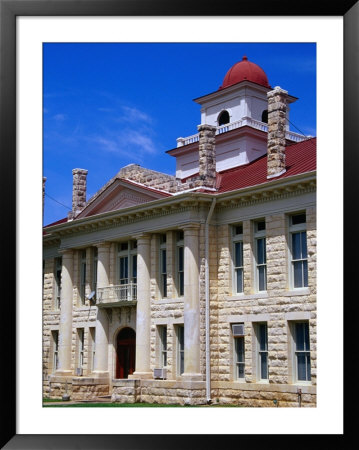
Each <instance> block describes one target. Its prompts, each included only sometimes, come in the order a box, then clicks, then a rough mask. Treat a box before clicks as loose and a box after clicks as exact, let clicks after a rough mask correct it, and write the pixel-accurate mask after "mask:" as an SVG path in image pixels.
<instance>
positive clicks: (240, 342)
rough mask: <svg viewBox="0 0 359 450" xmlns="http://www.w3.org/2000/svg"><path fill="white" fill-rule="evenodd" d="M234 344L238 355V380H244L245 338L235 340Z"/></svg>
mask: <svg viewBox="0 0 359 450" xmlns="http://www.w3.org/2000/svg"><path fill="white" fill-rule="evenodd" d="M234 342H235V354H236V378H237V379H243V378H244V377H245V372H244V369H245V354H244V337H237V338H234Z"/></svg>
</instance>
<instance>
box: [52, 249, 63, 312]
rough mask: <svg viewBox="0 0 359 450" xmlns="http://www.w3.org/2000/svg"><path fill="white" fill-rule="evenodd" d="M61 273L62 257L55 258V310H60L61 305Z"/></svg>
mask: <svg viewBox="0 0 359 450" xmlns="http://www.w3.org/2000/svg"><path fill="white" fill-rule="evenodd" d="M61 271H62V257H61V256H60V257H59V258H55V274H54V278H55V309H60V304H61Z"/></svg>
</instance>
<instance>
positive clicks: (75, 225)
mask: <svg viewBox="0 0 359 450" xmlns="http://www.w3.org/2000/svg"><path fill="white" fill-rule="evenodd" d="M315 190H316V172H315V171H313V172H307V173H305V174H299V175H295V176H292V177H290V178H283V179H280V180H271V181H268V182H267V183H264V184H261V185H257V186H252V187H248V188H243V189H237V190H236V191H230V192H224V193H221V194H208V193H196V192H190V193H183V194H178V195H176V196H173V197H169V198H166V199H160V200H155V201H152V202H148V203H143V204H141V205H136V206H132V207H129V208H125V209H123V210H119V211H110V212H106V213H102V214H99V215H96V216H91V217H87V218H83V219H75V220H74V221H71V222H66V223H61V224H58V225H54V226H53V227H49V228H48V229H47V230H46V231H47V233H49V234H48V236H46V235H45V236H44V242H45V241H46V244H47V245H50V242H51V243H53V244H55V243H58V242H59V239H61V238H62V237H64V236H69V235H72V234H75V233H76V234H84V233H88V232H91V231H100V230H101V231H102V230H107V229H111V228H115V227H118V226H121V225H128V224H132V223H137V222H140V221H145V220H148V219H152V218H158V217H164V216H169V215H171V214H174V213H182V212H186V211H197V212H200V211H201V209H203V207H206V206H208V207H210V203H211V202H212V199H213V197H214V195H215V196H216V199H217V203H216V211H222V210H224V209H228V208H238V207H244V206H249V205H254V204H257V203H262V202H268V201H273V200H278V199H283V198H288V197H293V196H296V195H300V194H304V193H309V192H314V191H315ZM199 222H201V220H200V219H199Z"/></svg>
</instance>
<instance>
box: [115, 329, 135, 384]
mask: <svg viewBox="0 0 359 450" xmlns="http://www.w3.org/2000/svg"><path fill="white" fill-rule="evenodd" d="M135 357H136V333H135V331H134V330H133V329H132V328H123V329H122V330H121V331H120V332H119V333H118V335H117V339H116V378H128V376H129V375H132V374H133V372H134V371H135Z"/></svg>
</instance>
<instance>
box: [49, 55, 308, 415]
mask: <svg viewBox="0 0 359 450" xmlns="http://www.w3.org/2000/svg"><path fill="white" fill-rule="evenodd" d="M284 88H285V86H284ZM297 100H298V99H297V98H296V97H293V96H292V95H290V94H289V93H288V92H287V91H286V90H284V89H282V88H280V87H278V86H277V87H271V86H270V84H269V82H268V79H267V76H266V74H265V72H264V71H263V70H262V69H261V68H260V67H259V66H258V65H256V64H255V63H253V62H251V61H249V60H248V59H247V58H246V57H243V59H242V60H241V61H240V62H238V63H236V64H234V65H233V67H231V68H230V69H229V71H228V72H227V74H226V75H225V77H224V79H223V83H222V86H221V87H220V88H219V89H218V90H216V91H214V92H212V93H209V94H208V95H204V96H202V97H199V98H197V99H195V100H194V101H195V102H196V103H198V104H199V105H200V106H201V120H200V125H198V133H197V134H194V135H192V136H189V137H180V138H178V139H177V146H176V147H175V148H173V149H171V150H168V151H167V154H168V155H170V156H171V157H174V158H176V174H175V175H168V174H164V173H160V172H156V171H153V170H149V169H146V168H143V167H141V166H139V165H137V164H130V165H128V166H126V167H124V168H122V169H121V170H120V171H119V172H118V173H117V175H115V176H114V177H113V178H112V179H110V180H109V181H108V182H107V183H106V185H105V186H103V187H102V188H101V189H100V190H99V191H98V192H97V193H96V194H95V195H94V196H93V197H92V198H90V199H89V200H88V201H86V179H87V170H84V169H74V170H73V196H72V211H71V212H70V213H69V215H68V217H67V218H65V219H62V220H59V221H58V222H55V223H53V224H50V225H47V226H45V228H44V238H43V259H44V274H43V394H44V397H48V398H61V397H62V396H63V395H64V394H65V393H67V394H68V395H70V397H71V399H73V400H98V399H101V398H107V399H111V400H112V401H113V402H154V403H156V402H157V403H167V404H173V403H180V404H208V403H213V404H217V403H219V404H238V405H244V406H269V407H273V406H279V407H285V406H294V407H297V406H315V405H316V345H317V344H316V139H315V138H311V137H310V138H308V137H305V136H303V135H300V134H297V133H294V132H293V131H291V130H290V129H289V111H290V106H291V105H292V103H294V102H295V101H297ZM166 157H168V156H166ZM89 176H91V173H90V174H89ZM44 186H45V179H44ZM44 189H45V187H44Z"/></svg>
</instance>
